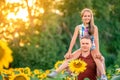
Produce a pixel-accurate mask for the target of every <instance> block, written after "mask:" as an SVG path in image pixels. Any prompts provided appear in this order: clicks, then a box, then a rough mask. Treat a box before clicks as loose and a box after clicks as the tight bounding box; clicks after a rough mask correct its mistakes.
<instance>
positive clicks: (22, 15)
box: [7, 8, 28, 21]
mask: <svg viewBox="0 0 120 80" xmlns="http://www.w3.org/2000/svg"><path fill="white" fill-rule="evenodd" d="M7 19H8V20H10V19H14V20H16V19H22V20H23V21H28V12H27V9H22V8H21V9H19V11H18V12H17V13H16V14H15V13H14V12H11V13H9V14H8V15H7Z"/></svg>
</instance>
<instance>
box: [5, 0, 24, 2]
mask: <svg viewBox="0 0 120 80" xmlns="http://www.w3.org/2000/svg"><path fill="white" fill-rule="evenodd" d="M21 2H22V0H6V3H21Z"/></svg>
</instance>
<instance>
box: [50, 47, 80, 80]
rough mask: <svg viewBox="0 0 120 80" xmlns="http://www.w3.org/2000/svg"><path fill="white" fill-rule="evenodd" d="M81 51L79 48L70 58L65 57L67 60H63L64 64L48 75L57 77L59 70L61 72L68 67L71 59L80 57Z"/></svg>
mask: <svg viewBox="0 0 120 80" xmlns="http://www.w3.org/2000/svg"><path fill="white" fill-rule="evenodd" d="M80 53H81V50H80V49H78V50H76V51H75V52H74V53H73V55H72V58H70V59H65V61H64V62H63V64H62V65H61V66H60V67H59V68H58V69H56V70H55V71H53V72H51V73H50V74H48V77H51V78H53V77H55V76H56V75H57V74H58V73H59V72H61V71H62V70H64V69H66V68H67V67H68V62H69V61H71V60H74V59H77V58H78V57H79V55H80Z"/></svg>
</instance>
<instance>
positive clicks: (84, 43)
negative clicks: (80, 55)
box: [80, 39, 91, 52]
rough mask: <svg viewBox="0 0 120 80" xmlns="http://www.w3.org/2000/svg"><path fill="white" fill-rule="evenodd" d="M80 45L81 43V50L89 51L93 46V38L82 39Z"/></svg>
mask: <svg viewBox="0 0 120 80" xmlns="http://www.w3.org/2000/svg"><path fill="white" fill-rule="evenodd" d="M80 45H81V50H82V51H83V52H87V51H89V50H90V48H91V40H90V39H81V41H80Z"/></svg>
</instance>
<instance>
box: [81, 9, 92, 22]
mask: <svg viewBox="0 0 120 80" xmlns="http://www.w3.org/2000/svg"><path fill="white" fill-rule="evenodd" d="M90 20H91V13H90V12H88V11H85V12H84V13H83V16H82V21H83V23H84V24H88V23H89V22H90Z"/></svg>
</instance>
